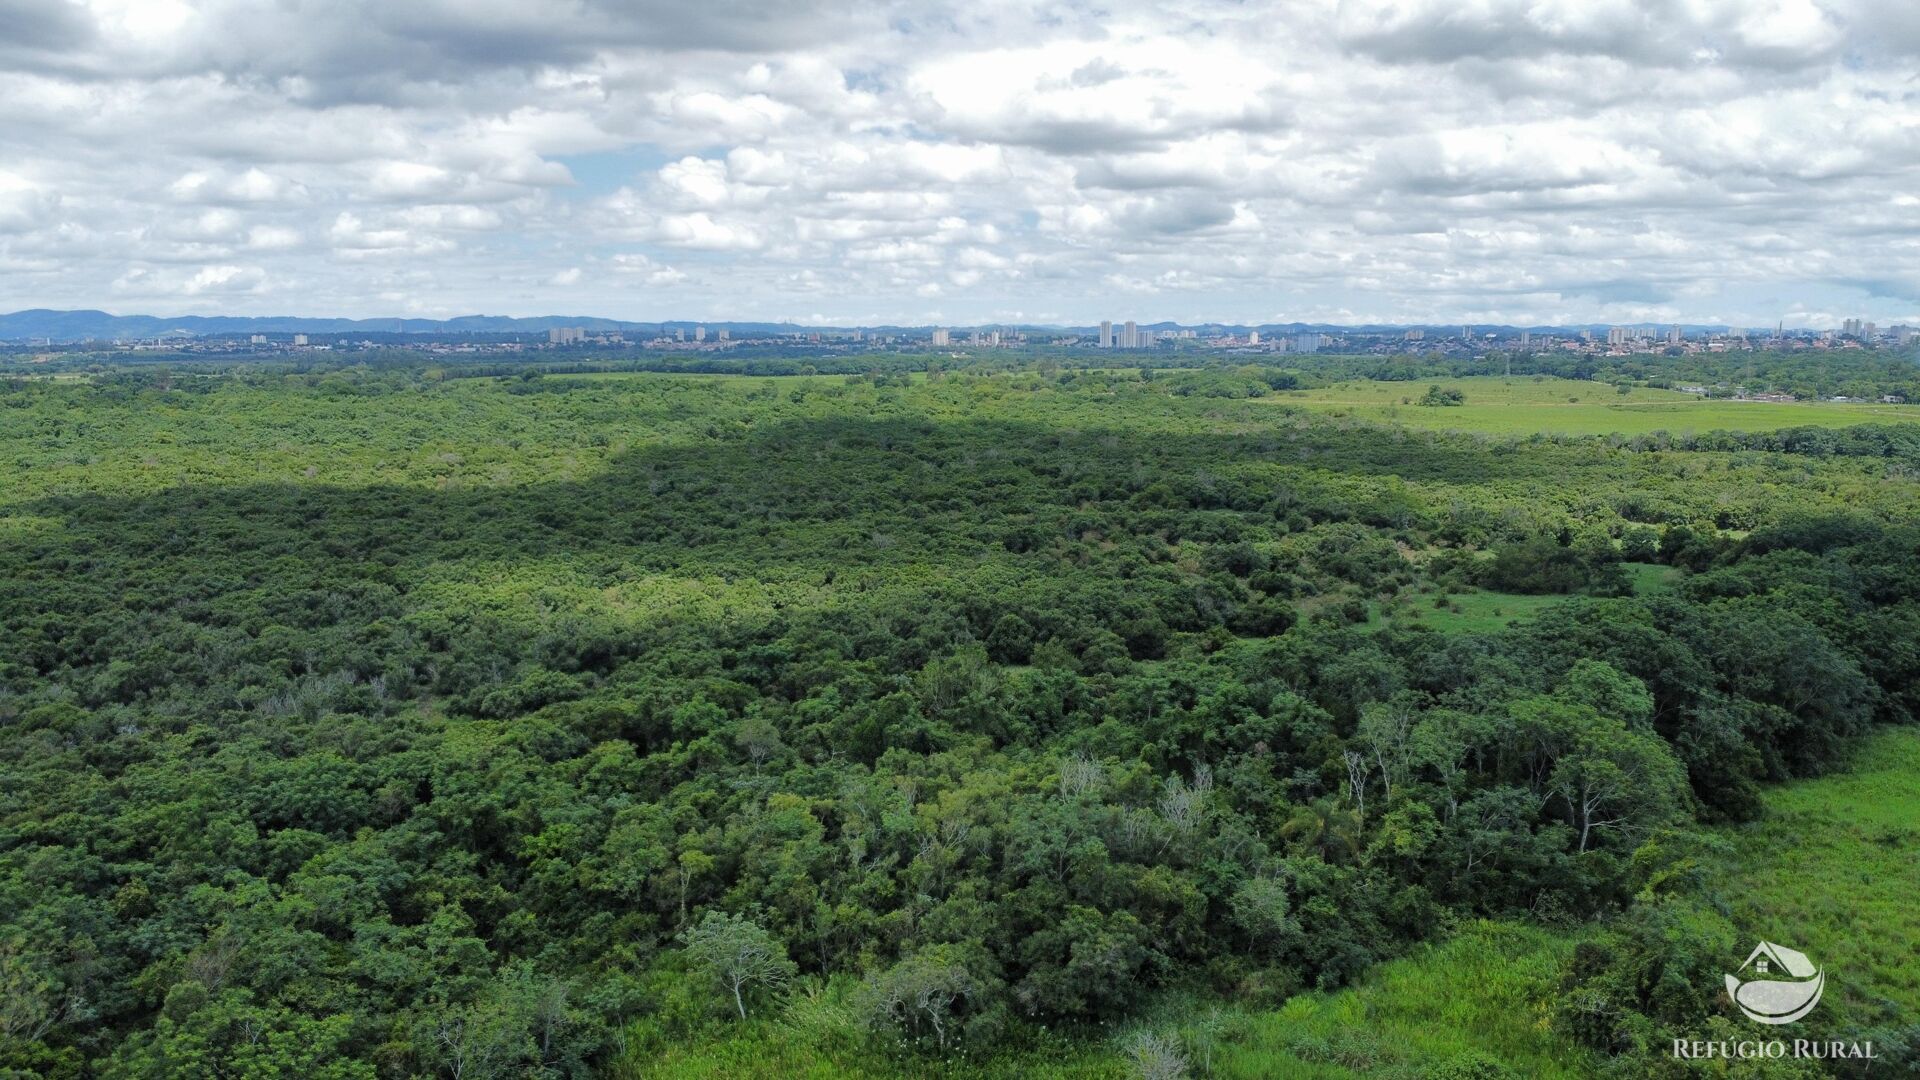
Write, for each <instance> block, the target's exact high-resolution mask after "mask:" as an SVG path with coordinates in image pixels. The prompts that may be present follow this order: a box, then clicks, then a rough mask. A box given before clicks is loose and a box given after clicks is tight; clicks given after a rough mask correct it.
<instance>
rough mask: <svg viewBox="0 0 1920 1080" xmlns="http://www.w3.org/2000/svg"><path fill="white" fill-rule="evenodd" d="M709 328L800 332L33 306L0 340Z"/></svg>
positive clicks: (749, 326) (570, 320)
mask: <svg viewBox="0 0 1920 1080" xmlns="http://www.w3.org/2000/svg"><path fill="white" fill-rule="evenodd" d="M702 325H704V326H712V327H715V328H719V327H723V326H724V327H727V328H729V329H733V330H737V331H741V332H748V331H752V332H758V333H782V332H793V331H797V330H801V329H803V328H802V327H799V326H794V325H791V324H785V323H698V322H694V321H690V320H674V321H668V322H664V323H658V322H651V323H638V322H621V321H619V320H617V319H597V318H592V317H589V316H584V315H541V316H537V317H533V318H525V319H516V318H512V317H510V316H505V315H462V316H460V317H458V318H453V319H314V318H305V317H301V316H296V315H269V316H255V317H243V316H232V315H181V316H178V317H175V318H163V317H160V316H157V315H109V314H108V313H106V312H104V311H52V310H48V309H46V308H35V309H32V310H29V311H15V312H12V313H10V314H6V315H0V341H30V340H33V339H36V338H51V339H52V340H54V341H110V340H113V339H116V338H157V337H163V336H168V335H173V336H181V337H184V336H189V335H191V336H194V337H205V336H214V335H223V334H540V333H545V332H546V331H548V330H551V329H553V328H554V327H556V326H579V327H584V328H586V329H588V330H598V331H607V330H621V331H642V332H649V333H658V332H660V331H661V330H662V329H663V328H664V329H666V330H668V331H671V330H672V329H673V328H675V327H687V328H689V329H691V328H693V327H695V326H702Z"/></svg>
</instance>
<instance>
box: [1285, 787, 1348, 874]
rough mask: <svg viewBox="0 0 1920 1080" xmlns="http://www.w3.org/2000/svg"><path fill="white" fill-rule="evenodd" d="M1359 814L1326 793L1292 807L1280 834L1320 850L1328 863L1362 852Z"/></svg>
mask: <svg viewBox="0 0 1920 1080" xmlns="http://www.w3.org/2000/svg"><path fill="white" fill-rule="evenodd" d="M1361 832H1362V827H1361V822H1360V815H1359V814H1358V813H1356V812H1354V811H1353V810H1351V809H1349V808H1347V807H1345V806H1342V805H1340V803H1339V802H1338V801H1337V800H1335V799H1334V798H1333V797H1332V796H1325V797H1322V798H1318V799H1315V800H1313V801H1312V802H1310V803H1306V804H1303V805H1300V806H1296V807H1294V808H1293V813H1292V814H1290V815H1288V817H1287V820H1286V823H1285V824H1283V825H1281V826H1280V835H1281V836H1283V837H1285V838H1286V839H1287V841H1288V842H1289V843H1291V844H1293V845H1295V846H1296V847H1299V848H1304V849H1306V850H1309V851H1317V852H1319V853H1320V857H1321V858H1323V859H1326V860H1327V861H1328V862H1334V861H1337V860H1339V859H1340V858H1343V857H1344V858H1352V857H1354V856H1357V855H1359V854H1360V848H1361V842H1360V839H1361Z"/></svg>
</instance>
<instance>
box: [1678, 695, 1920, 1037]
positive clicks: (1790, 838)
mask: <svg viewBox="0 0 1920 1080" xmlns="http://www.w3.org/2000/svg"><path fill="white" fill-rule="evenodd" d="M1767 809H1768V811H1769V812H1768V814H1767V817H1766V818H1765V819H1764V820H1762V821H1758V822H1755V823H1753V824H1751V825H1746V826H1742V827H1740V828H1737V829H1729V830H1726V831H1725V832H1724V833H1723V835H1724V836H1726V837H1727V839H1728V840H1729V841H1731V843H1732V845H1733V850H1734V855H1733V857H1732V858H1731V859H1730V860H1729V863H1728V866H1727V869H1726V870H1725V871H1724V873H1722V874H1721V875H1720V876H1719V878H1718V880H1717V881H1716V882H1715V885H1716V886H1717V888H1718V890H1719V892H1720V894H1721V895H1722V896H1724V897H1725V898H1726V899H1727V901H1728V903H1729V905H1730V906H1731V914H1732V916H1733V920H1734V922H1735V923H1736V924H1738V925H1739V926H1741V927H1742V928H1744V929H1748V930H1750V931H1752V932H1753V933H1755V934H1760V935H1765V936H1766V937H1767V940H1769V941H1778V942H1782V943H1786V944H1790V945H1792V946H1793V947H1794V948H1797V949H1800V950H1801V951H1803V952H1805V953H1807V954H1808V955H1809V956H1812V957H1814V958H1815V959H1816V960H1817V961H1818V962H1819V963H1820V964H1822V965H1823V966H1824V967H1825V968H1826V970H1827V972H1828V978H1829V979H1830V980H1831V986H1832V990H1831V991H1830V992H1829V995H1830V999H1831V1001H1832V1002H1833V1004H1836V1005H1838V1006H1839V1007H1840V1008H1842V1009H1844V1010H1845V1012H1846V1014H1847V1015H1848V1016H1849V1017H1851V1018H1852V1019H1854V1020H1856V1021H1859V1022H1863V1023H1871V1022H1909V1023H1910V1022H1911V1021H1912V1018H1913V1017H1914V1016H1915V1015H1920V963H1916V962H1915V942H1920V904H1915V903H1914V897H1915V896H1916V895H1920V731H1916V730H1914V729H1912V728H1902V729H1897V730H1892V731H1886V732H1882V733H1880V734H1878V735H1875V736H1874V737H1872V738H1870V739H1868V740H1866V741H1864V742H1863V743H1862V744H1861V746H1860V748H1859V751H1858V753H1857V755H1856V757H1855V759H1854V762H1853V764H1852V766H1851V768H1850V769H1849V770H1848V771H1847V772H1844V773H1836V774H1834V775H1832V776H1827V777H1823V778H1821V779H1818V780H1809V781H1805V782H1802V783H1796V784H1789V785H1786V786H1783V787H1779V788H1776V789H1774V790H1773V791H1771V792H1769V793H1768V795H1767ZM1828 1007H1829V1006H1828V1005H1827V1004H1823V1005H1822V1006H1821V1008H1822V1009H1826V1008H1828Z"/></svg>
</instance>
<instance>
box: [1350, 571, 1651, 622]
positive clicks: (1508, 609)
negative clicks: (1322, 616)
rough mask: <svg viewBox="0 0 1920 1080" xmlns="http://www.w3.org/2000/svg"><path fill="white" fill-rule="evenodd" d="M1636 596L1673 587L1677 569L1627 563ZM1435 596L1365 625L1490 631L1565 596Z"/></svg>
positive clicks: (1479, 592) (1475, 592)
mask: <svg viewBox="0 0 1920 1080" xmlns="http://www.w3.org/2000/svg"><path fill="white" fill-rule="evenodd" d="M1624 565H1625V566H1626V568H1627V576H1628V577H1629V578H1631V579H1632V581H1633V591H1634V595H1636V596H1648V595H1651V594H1653V593H1657V592H1661V591H1663V590H1665V589H1670V588H1672V587H1673V584H1674V582H1676V581H1678V580H1679V578H1680V571H1678V570H1675V569H1674V568H1673V567H1671V566H1662V565H1660V564H1658V563H1626V564H1624ZM1436 598H1437V597H1436V596H1435V595H1429V594H1422V595H1420V596H1419V597H1417V598H1416V599H1415V601H1414V602H1413V603H1412V604H1409V605H1406V606H1403V607H1399V608H1396V609H1394V610H1392V611H1390V612H1386V613H1384V614H1383V613H1382V612H1380V611H1379V610H1377V609H1376V610H1375V611H1373V612H1372V613H1371V615H1370V617H1369V620H1368V625H1370V626H1386V625H1389V624H1398V625H1413V626H1424V627H1427V628H1429V629H1432V630H1438V631H1440V632H1441V633H1443V634H1490V633H1493V632H1494V631H1497V630H1504V629H1506V628H1507V627H1509V626H1511V625H1513V624H1514V623H1517V622H1524V621H1526V620H1528V619H1531V618H1533V617H1535V616H1536V615H1539V614H1540V613H1541V612H1542V611H1544V610H1546V609H1547V608H1549V607H1552V606H1553V605H1554V604H1557V603H1560V602H1561V601H1563V600H1566V599H1567V597H1565V596H1561V595H1553V594H1546V595H1541V594H1528V593H1503V592H1492V591H1489V590H1485V589H1475V590H1473V591H1472V592H1464V593H1452V594H1449V596H1448V598H1447V606H1446V607H1444V608H1442V607H1436V606H1435V604H1434V601H1435V599H1436Z"/></svg>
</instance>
